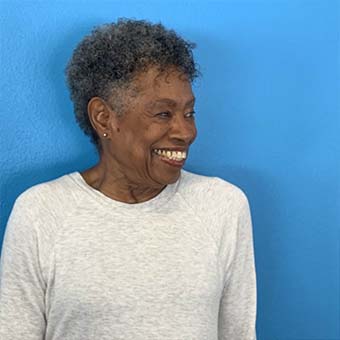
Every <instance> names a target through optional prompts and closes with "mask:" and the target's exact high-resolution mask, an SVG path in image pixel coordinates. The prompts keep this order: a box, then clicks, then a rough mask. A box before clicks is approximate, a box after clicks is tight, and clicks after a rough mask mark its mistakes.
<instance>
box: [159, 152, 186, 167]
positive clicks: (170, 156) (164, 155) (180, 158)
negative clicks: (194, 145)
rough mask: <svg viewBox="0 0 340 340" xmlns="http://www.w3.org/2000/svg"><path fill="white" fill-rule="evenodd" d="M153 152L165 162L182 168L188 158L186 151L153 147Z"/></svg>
mask: <svg viewBox="0 0 340 340" xmlns="http://www.w3.org/2000/svg"><path fill="white" fill-rule="evenodd" d="M152 152H153V153H154V154H155V155H156V156H158V157H159V159H160V160H161V161H163V162H164V163H166V164H168V165H171V166H174V167H177V168H181V167H182V166H183V165H184V162H185V159H186V158H187V152H186V151H180V150H167V149H153V150H152Z"/></svg>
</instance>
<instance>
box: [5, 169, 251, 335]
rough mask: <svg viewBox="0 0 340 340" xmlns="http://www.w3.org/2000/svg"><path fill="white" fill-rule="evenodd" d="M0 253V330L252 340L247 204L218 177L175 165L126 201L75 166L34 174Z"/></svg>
mask: <svg viewBox="0 0 340 340" xmlns="http://www.w3.org/2000/svg"><path fill="white" fill-rule="evenodd" d="M1 261H2V263H1V273H2V274H1V290H0V292H1V293H0V306H1V308H0V338H1V339H8V340H19V339H20V340H21V339H25V340H38V339H39V340H42V339H46V340H92V339H101V340H106V339H107V340H109V339H124V340H129V339H131V340H132V339H133V340H144V339H157V340H180V339H181V340H182V339H183V340H187V339H195V340H207V339H209V340H217V339H228V340H253V339H255V317H256V281H255V270H254V258H253V246H252V231H251V222H250V215H249V207H248V203H247V199H246V197H245V196H244V194H243V193H242V192H241V191H240V190H239V189H238V188H237V187H235V186H233V185H231V184H229V183H228V182H225V181H223V180H221V179H219V178H213V177H205V176H199V175H195V174H192V173H189V172H187V171H184V170H182V172H181V176H180V178H179V179H178V180H177V181H176V182H175V183H174V184H170V185H168V186H167V187H166V188H165V189H164V190H163V191H162V192H161V193H160V194H158V195H157V196H156V197H154V198H152V199H151V200H148V201H145V202H142V203H136V204H128V203H123V202H120V201H115V200H112V199H111V198H109V197H107V196H105V195H104V194H102V193H101V192H100V191H98V190H95V189H93V188H92V187H91V186H89V185H88V184H87V183H86V182H85V180H84V179H83V177H82V176H81V175H80V174H79V173H78V172H75V173H72V174H69V175H66V176H63V177H61V178H59V179H57V180H54V181H51V182H47V183H43V184H40V185H38V186H35V187H33V188H31V189H29V190H28V191H26V192H25V193H23V194H22V195H21V196H20V197H19V198H18V200H17V202H16V204H15V207H14V210H13V212H12V215H11V218H10V220H9V223H8V227H7V232H6V238H5V243H4V252H3V255H2V259H1Z"/></svg>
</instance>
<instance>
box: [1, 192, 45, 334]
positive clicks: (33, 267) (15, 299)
mask: <svg viewBox="0 0 340 340" xmlns="http://www.w3.org/2000/svg"><path fill="white" fill-rule="evenodd" d="M34 204H35V202H29V204H27V202H26V204H24V203H23V202H22V199H20V198H19V199H18V200H17V201H16V203H15V205H14V208H13V211H12V213H11V216H10V219H9V221H8V224H7V228H6V232H5V238H4V243H3V248H2V255H1V262H0V339H4V340H5V339H8V340H23V339H25V340H42V339H43V338H44V334H45V325H46V320H45V299H44V297H45V282H44V279H43V277H42V273H41V267H40V261H39V242H38V233H37V231H36V225H35V224H36V223H37V218H38V217H37V216H34V214H33V213H32V210H34V209H31V208H32V206H30V205H34Z"/></svg>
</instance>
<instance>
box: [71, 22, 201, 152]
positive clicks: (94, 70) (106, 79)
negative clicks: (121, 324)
mask: <svg viewBox="0 0 340 340" xmlns="http://www.w3.org/2000/svg"><path fill="white" fill-rule="evenodd" d="M193 48H195V44H194V43H192V42H189V41H186V40H184V39H183V38H181V37H180V36H178V35H177V33H176V32H175V31H173V30H167V29H166V28H165V27H164V26H163V25H162V24H160V23H159V24H152V23H150V22H148V21H145V20H131V19H118V21H117V23H111V24H105V25H102V26H98V27H96V28H95V29H94V30H93V31H92V32H91V34H90V35H87V36H85V38H84V39H83V40H82V41H81V42H80V43H79V45H78V46H77V47H76V48H75V50H74V52H73V55H72V57H71V59H70V61H69V63H68V64H67V67H66V70H65V71H66V77H67V84H68V87H69V90H70V93H71V99H72V101H73V104H74V111H75V116H76V121H77V123H78V124H79V126H80V128H81V129H82V130H83V131H84V133H85V134H86V135H88V136H90V138H91V141H92V143H93V144H94V145H95V146H96V147H97V149H100V140H99V137H98V135H97V133H96V131H95V129H94V128H93V127H92V125H91V122H90V120H89V117H88V113H87V105H88V102H89V101H90V99H91V98H93V97H100V98H102V99H104V100H107V101H111V102H112V105H113V108H114V109H115V110H116V111H117V112H122V105H123V104H122V103H121V101H120V100H118V98H119V97H120V96H117V95H116V96H114V94H115V91H117V90H122V89H127V88H128V87H129V85H130V84H131V82H132V80H133V79H134V77H135V76H136V75H138V74H139V73H141V72H144V71H147V70H148V69H149V68H150V67H151V66H157V67H159V69H160V70H166V69H167V68H169V67H175V68H176V69H177V70H179V71H180V72H181V73H183V74H184V75H185V76H187V77H188V79H189V80H190V81H191V82H192V81H193V80H194V79H195V78H196V77H197V76H198V74H199V71H198V70H197V67H196V65H195V62H194V59H193V53H192V50H193ZM111 99H112V100H111Z"/></svg>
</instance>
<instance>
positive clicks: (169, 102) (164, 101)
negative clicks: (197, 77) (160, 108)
mask: <svg viewBox="0 0 340 340" xmlns="http://www.w3.org/2000/svg"><path fill="white" fill-rule="evenodd" d="M194 103H195V97H192V98H190V99H189V100H188V101H187V102H186V103H185V104H184V106H185V107H188V106H191V105H193V104H194ZM157 104H167V105H169V106H170V107H176V106H177V105H178V103H177V102H176V101H175V100H173V99H170V98H161V99H157V100H153V101H151V102H149V103H147V104H146V106H147V107H148V108H152V107H154V106H155V105H157Z"/></svg>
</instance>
